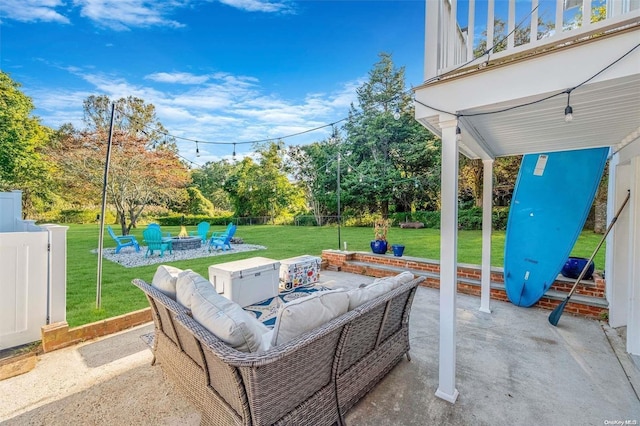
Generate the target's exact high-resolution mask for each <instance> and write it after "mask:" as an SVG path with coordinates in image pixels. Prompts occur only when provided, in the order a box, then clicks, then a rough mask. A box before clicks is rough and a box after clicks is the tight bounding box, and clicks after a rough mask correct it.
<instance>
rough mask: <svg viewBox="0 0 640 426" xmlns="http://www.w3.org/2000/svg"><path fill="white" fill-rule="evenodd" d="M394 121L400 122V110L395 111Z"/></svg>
mask: <svg viewBox="0 0 640 426" xmlns="http://www.w3.org/2000/svg"><path fill="white" fill-rule="evenodd" d="M393 119H394V120H396V121H398V120H400V109H399V108H396V109H395V111H393Z"/></svg>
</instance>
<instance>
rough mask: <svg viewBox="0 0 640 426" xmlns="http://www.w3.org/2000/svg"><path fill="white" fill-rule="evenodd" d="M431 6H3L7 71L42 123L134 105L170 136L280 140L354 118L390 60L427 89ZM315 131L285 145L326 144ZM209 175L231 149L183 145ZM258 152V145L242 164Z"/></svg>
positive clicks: (114, 1)
mask: <svg viewBox="0 0 640 426" xmlns="http://www.w3.org/2000/svg"><path fill="white" fill-rule="evenodd" d="M424 8H425V2H424V1H423V0H394V1H359V0H351V1H299V0H298V1H295V0H270V1H266V0H2V2H0V19H1V24H0V25H1V26H0V68H1V69H2V70H3V71H5V72H7V73H9V74H10V75H11V77H12V78H13V79H14V80H16V81H18V82H20V83H21V84H22V85H23V87H22V90H23V91H24V92H25V93H26V94H27V95H29V96H30V97H31V98H32V99H33V102H34V104H35V106H36V110H35V111H34V114H35V115H37V116H39V117H40V118H41V119H42V123H43V124H45V125H48V126H51V127H54V128H57V127H58V126H59V125H60V124H63V123H67V122H71V123H73V124H74V125H77V126H82V101H83V100H84V99H85V98H86V97H87V96H90V95H103V94H105V95H108V96H109V97H110V98H112V99H117V98H120V97H125V96H130V95H131V96H137V97H140V98H142V99H144V100H145V101H146V102H148V103H152V104H154V105H155V106H156V110H157V115H158V117H159V119H160V121H161V122H162V123H163V124H164V125H165V127H166V128H167V129H168V130H169V132H170V133H172V134H175V135H178V136H183V137H187V138H191V139H197V140H201V141H203V140H204V141H221V142H240V141H247V140H255V139H267V138H277V137H278V136H283V135H288V134H292V133H296V132H300V131H303V130H307V129H310V128H314V127H317V126H320V125H323V124H327V123H330V122H333V121H336V120H339V119H341V118H344V117H346V115H347V113H348V108H349V104H350V103H351V102H353V101H355V99H356V95H355V88H356V87H358V86H359V85H361V84H362V83H363V82H364V81H366V79H367V73H368V71H369V70H371V68H372V66H373V64H374V63H375V62H377V61H378V56H377V55H378V53H380V52H382V51H386V52H390V53H392V54H393V59H394V62H395V64H396V65H397V66H405V67H406V83H407V87H410V86H412V85H413V86H416V85H419V84H421V82H422V72H423V57H424V52H423V49H424V47H423V46H424V44H423V43H424ZM327 134H328V131H326V132H322V131H319V132H314V133H311V134H307V135H304V136H299V137H295V138H291V139H287V140H286V142H287V143H288V144H302V143H308V142H310V141H314V140H320V139H322V138H324V137H325V136H326V135H327ZM178 146H179V149H180V153H181V155H183V156H185V157H187V158H189V159H191V160H193V161H194V162H196V163H198V164H203V163H204V162H206V161H208V160H217V159H220V158H230V157H231V152H232V150H233V148H232V147H231V146H220V145H209V144H199V149H200V152H201V156H200V157H199V158H196V156H195V144H194V143H191V142H179V144H178ZM250 150H251V146H250V145H242V146H238V147H237V152H238V153H239V154H240V153H242V152H247V151H250Z"/></svg>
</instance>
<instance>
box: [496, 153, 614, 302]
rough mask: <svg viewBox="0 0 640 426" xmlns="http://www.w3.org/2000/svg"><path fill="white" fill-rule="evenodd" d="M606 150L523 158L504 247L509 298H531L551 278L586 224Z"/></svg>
mask: <svg viewBox="0 0 640 426" xmlns="http://www.w3.org/2000/svg"><path fill="white" fill-rule="evenodd" d="M608 152H609V148H591V149H583V150H577V151H563V152H551V153H545V154H527V155H525V156H524V157H523V158H522V164H521V165H520V171H519V173H518V179H517V181H516V186H515V189H514V192H513V197H512V198H511V206H510V208H509V218H508V220H507V232H506V237H505V247H504V283H505V287H506V290H507V297H508V298H509V300H510V301H511V302H512V303H513V304H515V305H518V306H525V307H528V306H531V305H533V304H535V303H536V302H537V301H538V300H540V298H541V297H542V296H543V295H544V293H545V292H546V291H547V290H548V289H549V287H551V285H552V284H553V282H554V281H555V279H556V277H557V275H558V273H559V272H560V270H561V269H562V266H563V265H564V263H565V262H566V260H567V258H568V257H569V254H570V253H571V250H572V249H573V246H574V245H575V243H576V240H577V239H578V236H579V235H580V232H581V231H582V228H583V227H584V223H585V221H586V219H587V215H588V214H589V209H590V208H591V205H592V204H593V199H594V197H595V194H596V191H597V190H598V185H599V183H600V179H601V178H602V172H603V170H604V166H605V163H606V161H607V154H608Z"/></svg>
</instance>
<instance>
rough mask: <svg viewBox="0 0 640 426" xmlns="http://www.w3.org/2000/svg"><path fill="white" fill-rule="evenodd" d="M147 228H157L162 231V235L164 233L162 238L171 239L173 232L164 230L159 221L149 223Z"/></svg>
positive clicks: (164, 239)
mask: <svg viewBox="0 0 640 426" xmlns="http://www.w3.org/2000/svg"><path fill="white" fill-rule="evenodd" d="M147 228H156V229H157V230H158V231H160V235H162V236H163V237H162V240H163V241H169V240H171V232H164V233H163V232H162V230H161V229H160V225H159V224H157V223H150V224H148V225H147Z"/></svg>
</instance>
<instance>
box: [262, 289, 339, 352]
mask: <svg viewBox="0 0 640 426" xmlns="http://www.w3.org/2000/svg"><path fill="white" fill-rule="evenodd" d="M348 308H349V296H347V292H345V291H342V290H330V291H318V292H315V293H313V294H311V295H309V296H306V297H301V298H299V299H296V300H292V301H291V302H287V303H285V304H284V305H282V307H280V310H279V311H278V316H277V317H276V324H275V326H274V327H273V337H272V339H271V345H272V346H278V345H283V344H285V343H287V342H289V341H290V340H293V339H295V338H296V337H298V336H300V335H301V334H303V333H306V332H307V331H310V330H313V329H314V328H316V327H319V326H321V325H322V324H325V323H327V322H329V321H331V320H332V319H334V318H337V317H339V316H340V315H342V314H344V313H345V312H347V309H348Z"/></svg>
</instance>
